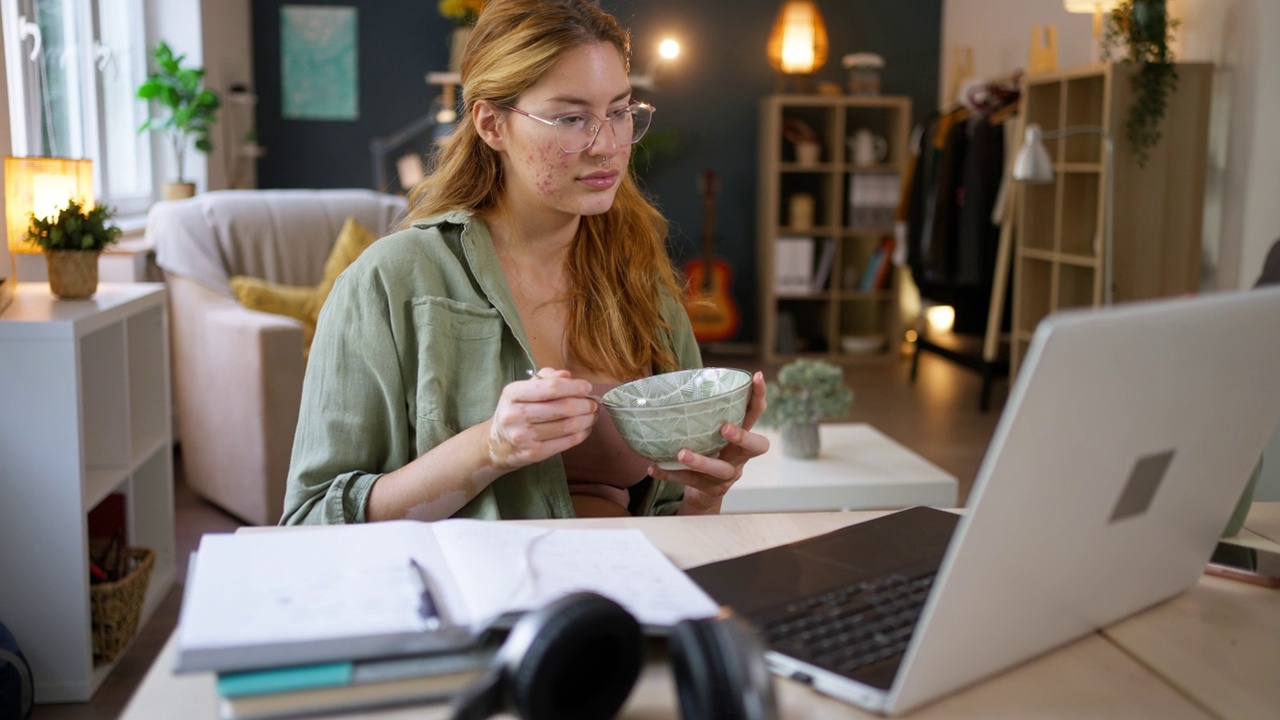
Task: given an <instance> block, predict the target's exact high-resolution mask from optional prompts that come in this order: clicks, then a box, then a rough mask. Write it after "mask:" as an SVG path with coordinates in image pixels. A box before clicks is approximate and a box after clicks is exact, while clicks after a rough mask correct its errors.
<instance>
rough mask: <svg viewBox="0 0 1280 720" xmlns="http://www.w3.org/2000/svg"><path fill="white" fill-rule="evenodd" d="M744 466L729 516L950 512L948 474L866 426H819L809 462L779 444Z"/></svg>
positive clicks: (727, 502) (777, 439)
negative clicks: (915, 509) (817, 445)
mask: <svg viewBox="0 0 1280 720" xmlns="http://www.w3.org/2000/svg"><path fill="white" fill-rule="evenodd" d="M755 431H756V432H759V433H760V434H762V435H764V436H766V437H768V438H769V442H770V443H771V446H770V448H769V452H767V453H765V454H764V455H762V456H761V457H758V458H755V459H753V460H752V461H751V462H749V463H747V465H746V467H745V468H744V469H743V472H742V479H740V480H738V482H736V483H734V485H733V487H732V488H731V489H730V490H729V493H728V494H727V495H725V497H724V504H723V505H722V506H721V509H722V511H723V512H727V513H752V512H806V511H812V510H872V509H878V508H901V507H910V506H912V505H930V506H933V507H955V506H956V505H957V495H958V488H959V483H958V482H957V480H956V478H955V476H954V475H951V474H950V473H948V472H946V471H945V470H943V469H942V468H940V467H938V466H937V465H934V464H933V463H931V462H929V461H928V460H925V459H924V458H922V457H920V456H919V455H917V454H915V453H913V452H911V451H910V450H908V449H907V448H905V447H903V446H902V445H899V444H898V443H896V442H894V441H893V440H891V439H890V438H889V437H888V436H887V435H885V434H884V433H882V432H880V431H879V430H876V429H875V428H873V427H871V426H870V425H867V424H866V423H830V424H824V425H821V426H820V427H819V433H820V434H821V437H822V446H821V447H822V450H821V452H820V453H819V454H818V457H817V458H816V459H814V460H797V459H795V458H789V457H787V456H785V455H783V454H782V438H781V436H780V435H779V434H778V433H777V432H776V431H772V430H766V429H763V428H756V429H755Z"/></svg>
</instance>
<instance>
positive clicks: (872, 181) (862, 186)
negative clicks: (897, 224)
mask: <svg viewBox="0 0 1280 720" xmlns="http://www.w3.org/2000/svg"><path fill="white" fill-rule="evenodd" d="M900 185H901V179H900V177H899V175H898V173H893V172H855V173H849V226H850V227H853V228H884V227H890V226H892V225H893V222H894V215H895V213H896V212H897V208H898V203H899V199H900V198H899V196H900V194H901V188H900Z"/></svg>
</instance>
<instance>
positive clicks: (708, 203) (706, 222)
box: [698, 170, 718, 267]
mask: <svg viewBox="0 0 1280 720" xmlns="http://www.w3.org/2000/svg"><path fill="white" fill-rule="evenodd" d="M717 184H718V180H717V178H716V171H715V170H703V171H702V172H701V173H700V174H699V175H698V186H699V189H700V190H701V191H702V257H703V260H704V261H705V262H706V264H707V266H708V267H710V265H711V262H712V261H713V260H714V259H715V256H716V192H717V190H718V188H717Z"/></svg>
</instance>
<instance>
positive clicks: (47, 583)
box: [0, 283, 176, 703]
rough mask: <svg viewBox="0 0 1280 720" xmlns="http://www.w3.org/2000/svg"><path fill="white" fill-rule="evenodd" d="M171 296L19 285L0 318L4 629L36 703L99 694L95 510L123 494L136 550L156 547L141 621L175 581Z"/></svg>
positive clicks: (153, 288) (130, 289)
mask: <svg viewBox="0 0 1280 720" xmlns="http://www.w3.org/2000/svg"><path fill="white" fill-rule="evenodd" d="M168 328H169V323H168V310H167V305H166V303H165V291H164V286H163V285H160V284H154V283H121V284H110V283H103V284H99V286H98V291H97V293H96V294H95V295H94V296H93V297H91V298H89V299H87V300H59V299H57V298H55V297H54V296H53V295H52V293H50V291H49V286H48V285H46V284H43V283H21V284H20V285H19V286H18V288H17V291H16V293H15V294H14V299H13V303H12V304H11V305H10V306H9V307H8V308H6V309H5V310H4V311H3V313H0V408H2V409H3V411H2V412H0V458H3V460H2V461H0V488H2V489H3V493H4V501H3V502H0V548H2V549H0V578H3V586H4V591H3V592H0V619H3V620H4V622H5V623H6V624H7V625H8V626H9V628H10V629H11V630H12V631H13V633H14V635H15V636H16V637H17V639H18V643H19V645H20V646H21V647H22V649H23V652H24V653H25V654H26V656H27V660H28V662H30V663H31V666H32V674H33V675H34V680H35V696H36V701H37V702H40V703H48V702H71V701H83V700H88V699H89V698H90V697H92V695H93V693H94V691H96V690H97V689H98V686H100V685H101V684H102V681H103V680H104V679H105V678H106V676H107V674H108V673H109V672H110V671H111V669H112V668H113V667H114V666H115V663H98V664H96V665H95V663H94V658H93V638H92V634H91V621H90V609H89V572H88V568H89V538H88V519H87V516H88V513H89V511H90V510H92V509H93V508H94V507H95V506H97V505H98V504H99V503H100V502H102V500H103V499H104V498H106V497H107V496H108V495H111V494H113V493H121V494H123V495H124V497H125V516H126V533H127V538H126V539H127V541H128V544H129V545H130V546H133V547H138V546H140V547H147V548H150V549H152V550H154V551H155V553H156V560H155V565H154V567H153V568H152V571H151V578H150V581H149V583H148V586H147V594H146V600H145V602H144V605H143V612H142V620H141V621H140V623H139V626H140V627H141V625H142V624H143V623H145V622H146V619H147V618H149V617H150V616H151V614H152V613H153V612H154V611H155V609H156V607H157V606H158V605H159V603H160V601H161V600H162V599H163V598H164V596H165V595H166V594H167V593H168V592H169V590H170V588H171V587H172V585H173V582H174V574H175V567H176V565H175V558H174V521H173V453H172V435H171V432H172V430H171V415H170V412H169V408H170V389H169V388H170V386H169V335H168Z"/></svg>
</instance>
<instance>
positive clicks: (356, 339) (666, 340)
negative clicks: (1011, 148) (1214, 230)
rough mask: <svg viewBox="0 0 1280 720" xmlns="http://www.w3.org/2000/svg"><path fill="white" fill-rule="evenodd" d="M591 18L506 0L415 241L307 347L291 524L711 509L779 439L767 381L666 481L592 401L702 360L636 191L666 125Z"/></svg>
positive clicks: (375, 254) (377, 254)
mask: <svg viewBox="0 0 1280 720" xmlns="http://www.w3.org/2000/svg"><path fill="white" fill-rule="evenodd" d="M629 53H630V44H629V38H628V36H627V34H626V32H625V31H624V30H622V29H621V28H620V27H619V26H618V23H617V21H616V20H615V19H614V18H613V17H611V16H610V15H608V14H606V13H605V12H603V11H602V10H601V9H600V8H599V7H598V6H597V5H596V4H595V3H594V2H592V1H591V0H491V2H490V3H489V4H488V5H487V6H486V8H485V10H484V11H483V12H482V13H481V16H480V19H479V21H478V22H477V24H476V26H475V30H474V31H473V33H472V36H471V41H470V43H469V44H468V47H467V52H466V56H465V58H464V59H463V63H462V98H463V104H464V107H465V113H464V115H463V117H462V119H461V121H460V122H459V124H458V128H457V130H456V131H455V133H454V134H453V136H452V137H451V138H450V139H449V141H448V143H447V145H446V146H445V147H443V148H442V149H441V150H440V151H439V153H438V155H437V157H436V158H435V161H434V167H433V169H432V172H431V173H430V174H429V176H428V177H427V179H426V180H424V181H423V182H422V184H421V185H420V186H419V187H417V188H415V189H414V191H413V192H412V193H411V196H410V209H409V213H408V218H407V220H406V221H405V229H403V230H401V231H399V232H397V233H394V234H392V235H390V236H388V237H385V238H383V239H381V240H379V241H378V242H376V243H374V244H373V246H372V247H370V248H369V249H368V250H366V251H365V253H364V254H363V255H362V256H361V257H360V259H359V260H358V261H357V262H356V263H354V264H353V265H352V266H351V267H350V268H349V269H348V270H347V271H346V272H345V273H344V274H343V275H342V276H341V277H340V278H339V279H338V282H337V283H336V284H335V286H334V288H333V291H332V293H331V295H330V296H329V299H328V300H327V301H326V303H325V306H324V311H323V313H322V315H321V317H320V323H319V327H318V329H317V332H316V337H315V340H314V342H313V345H312V349H311V356H310V360H309V362H308V367H307V376H306V381H305V384H304V388H303V399H302V410H301V415H300V418H299V421H298V431H297V436H296V439H295V443H294V449H293V459H292V465H291V467H290V470H289V483H288V489H287V495H286V498H285V512H284V517H283V519H282V521H281V522H282V523H286V524H295V523H321V522H323V523H341V522H362V521H372V520H384V519H391V518H404V517H411V518H420V519H437V518H445V517H449V516H466V517H480V518H533V517H573V516H575V515H577V516H604V515H627V514H634V515H642V514H643V515H650V514H673V513H676V512H679V513H682V514H690V513H694V514H696V513H714V512H718V511H719V509H720V500H721V498H722V496H723V495H724V493H725V492H726V491H727V490H728V489H729V487H730V486H731V485H732V484H733V482H734V481H735V480H737V479H738V477H740V476H741V474H742V466H743V464H744V463H746V462H747V460H749V459H750V458H752V457H754V456H756V455H759V454H761V453H763V452H765V451H766V450H767V449H768V446H769V443H768V440H767V439H765V438H764V437H763V436H761V435H758V434H756V433H752V432H750V431H749V429H750V427H751V426H752V425H753V424H754V423H755V421H756V419H757V418H758V417H759V416H760V413H761V412H763V410H764V405H765V399H764V398H765V389H764V380H763V378H762V377H761V376H760V375H759V374H757V375H756V376H755V378H754V379H753V387H752V396H751V400H750V403H749V406H748V409H747V414H746V419H745V421H744V422H743V424H742V426H741V427H739V426H735V425H732V424H726V425H725V426H724V428H723V429H722V432H723V434H724V436H725V438H726V439H727V440H728V441H729V444H728V446H726V447H725V448H724V450H722V451H721V452H720V453H719V455H718V456H717V457H704V456H700V455H696V454H693V453H691V452H689V451H688V450H685V451H683V452H682V455H681V457H680V461H681V462H682V463H683V464H684V465H686V466H687V467H688V470H682V471H671V472H669V471H665V470H661V469H659V468H657V467H656V466H654V465H653V464H651V463H649V462H648V461H646V460H644V459H642V458H640V457H639V456H637V455H635V454H634V453H632V452H631V451H630V449H629V448H627V447H626V446H625V444H623V442H622V440H621V439H620V438H619V437H618V435H617V432H616V431H615V430H614V429H613V427H612V423H611V422H610V420H609V417H608V413H606V412H604V411H602V410H601V409H600V408H599V407H597V405H596V402H595V401H594V400H592V399H590V398H589V397H588V396H587V395H588V393H591V392H593V391H594V392H595V393H596V394H599V393H600V392H602V391H605V390H607V389H608V388H610V387H613V386H616V385H617V384H619V383H621V382H626V381H629V380H632V379H635V378H638V377H645V376H648V375H651V374H654V373H658V372H666V371H671V370H677V369H681V368H689V367H698V366H700V364H701V359H700V357H699V354H698V348H697V345H696V343H695V342H694V338H693V334H692V331H691V329H690V326H689V321H688V317H687V316H686V315H685V313H684V311H683V309H682V306H681V304H680V302H679V301H678V293H679V287H678V285H677V280H676V275H675V273H674V271H673V269H672V267H671V263H670V260H669V259H668V257H667V255H666V252H665V250H664V241H665V238H666V231H667V224H666V222H665V220H664V219H663V218H662V217H661V215H660V214H659V213H658V212H657V210H655V209H654V208H653V207H652V206H651V205H650V204H649V203H648V202H647V201H646V199H645V198H644V196H643V195H642V194H641V192H640V191H639V190H638V189H637V187H636V186H635V183H634V181H633V179H632V178H631V176H630V174H629V173H628V169H627V165H628V161H629V160H630V157H631V146H632V144H634V143H635V142H636V141H637V140H639V139H640V137H641V136H642V135H644V133H645V131H646V130H647V128H648V127H649V122H650V119H651V117H652V115H653V108H652V107H650V106H648V105H646V104H644V103H642V102H638V101H636V100H635V99H634V98H633V97H632V96H631V88H630V86H629V84H628V81H627V67H628V59H629Z"/></svg>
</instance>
